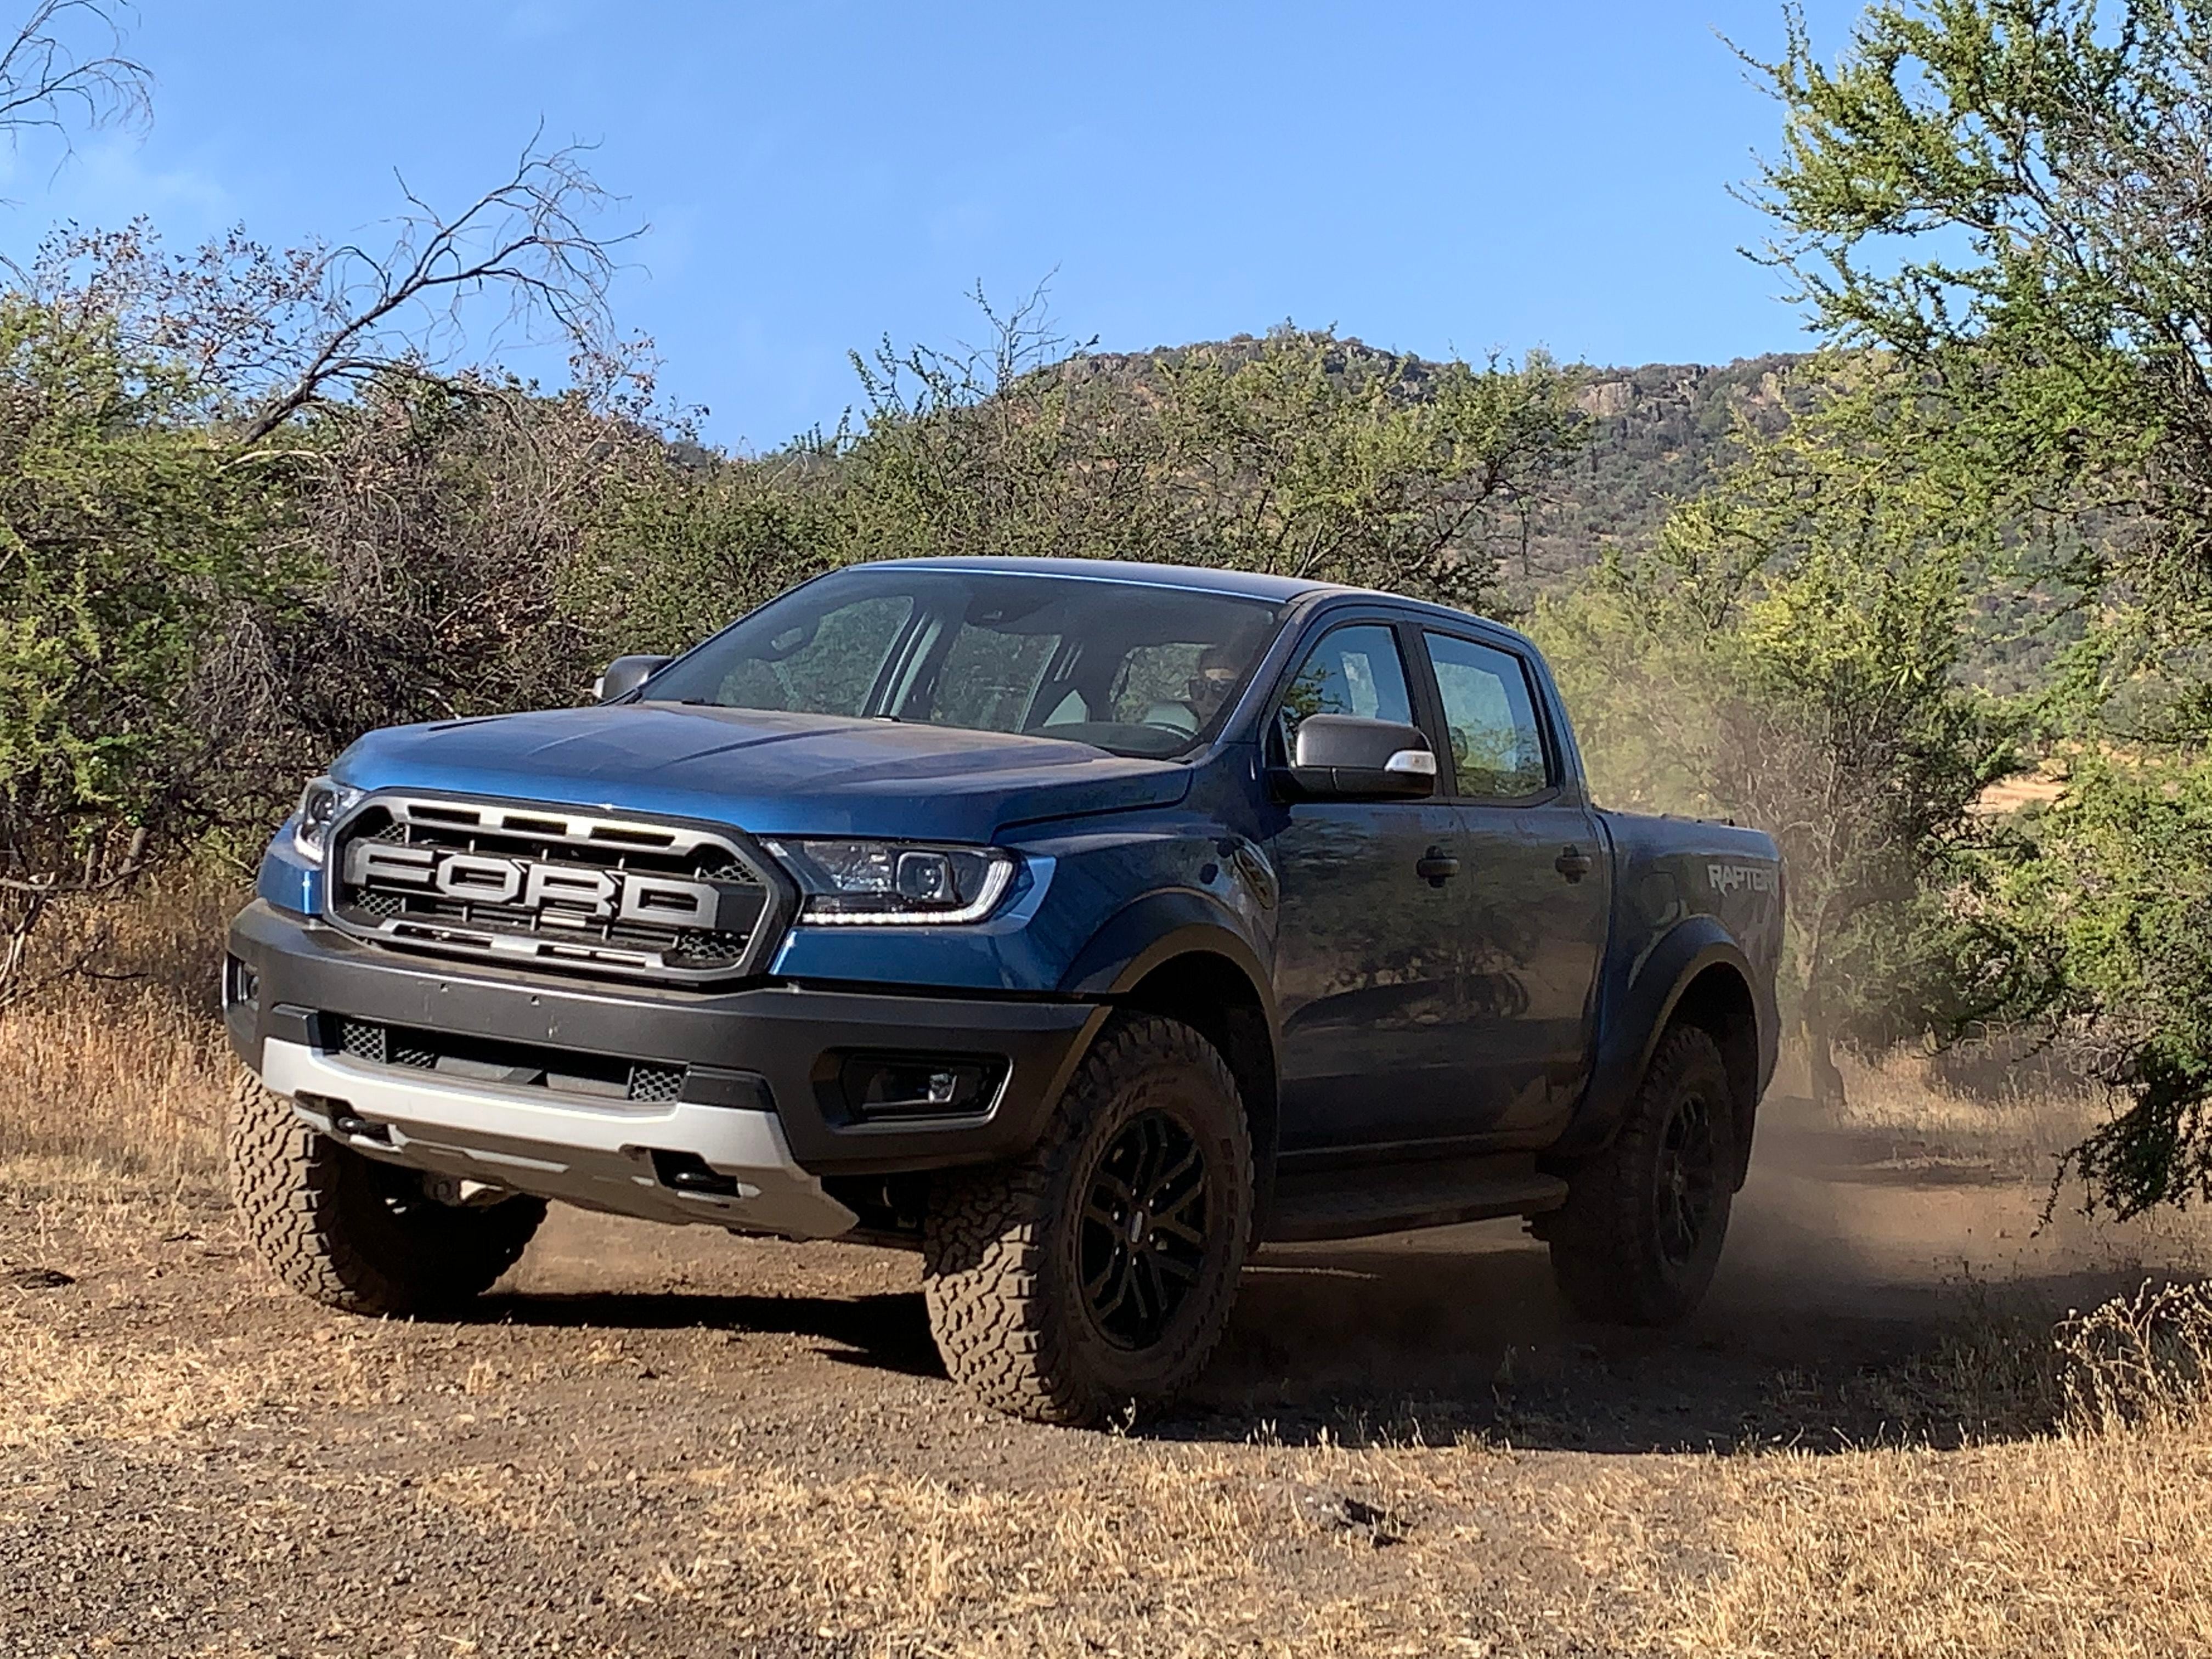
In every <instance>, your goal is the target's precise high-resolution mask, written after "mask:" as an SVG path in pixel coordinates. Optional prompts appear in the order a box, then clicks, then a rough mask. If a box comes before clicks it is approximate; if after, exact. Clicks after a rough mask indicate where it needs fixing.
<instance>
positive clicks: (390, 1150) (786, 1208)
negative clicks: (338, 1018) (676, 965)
mask: <svg viewBox="0 0 2212 1659" xmlns="http://www.w3.org/2000/svg"><path fill="white" fill-rule="evenodd" d="M261 1080H262V1081H263V1082H264V1083H265V1084H267V1085H269V1087H270V1089H272V1090H274V1091H276V1093H278V1094H280V1095H283V1096H286V1097H289V1099H290V1100H291V1102H292V1109H293V1110H294V1111H295V1112H297V1113H298V1114H299V1115H300V1116H301V1118H303V1119H305V1120H306V1121H307V1123H309V1124H310V1125H312V1126H313V1127H315V1128H316V1129H319V1130H320V1131H321V1132H322V1133H325V1134H326V1135H328V1136H330V1137H331V1139H334V1140H340V1141H343V1142H344V1143H345V1144H346V1145H348V1146H352V1147H354V1148H355V1149H356V1151H359V1152H364V1153H366V1154H368V1156H369V1157H371V1158H385V1159H387V1160H389V1161H391V1162H392V1163H395V1164H405V1165H406V1166H407V1167H408V1168H410V1169H414V1170H428V1171H430V1172H431V1173H433V1174H435V1175H443V1176H453V1177H454V1178H455V1179H457V1180H462V1181H482V1182H487V1183H489V1184H491V1185H494V1186H499V1187H508V1188H515V1189H517V1190H520V1191H522V1192H528V1193H535V1194H538V1196H539V1197H541V1198H558V1199H564V1200H567V1201H568V1202H569V1203H572V1204H580V1205H582V1206H584V1207H585V1208H586V1209H592V1210H611V1211H613V1212H617V1214H622V1215H633V1216H641V1217H643V1218H646V1219H647V1220H653V1221H672V1222H691V1221H700V1222H709V1223H713V1224H714V1225H719V1226H724V1227H729V1228H732V1229H736V1230H738V1231H746V1232H762V1233H776V1234H780V1235H781V1236H782V1237H786V1238H833V1237H836V1235H838V1234H839V1233H843V1232H849V1231H851V1230H852V1229H853V1227H854V1225H857V1223H858V1221H859V1219H860V1218H859V1217H858V1216H856V1215H855V1214H854V1212H852V1211H851V1210H849V1209H848V1208H847V1207H846V1206H844V1205H842V1204H841V1203H840V1202H838V1201H837V1200H836V1199H835V1198H832V1197H831V1196H830V1195H829V1194H827V1193H825V1192H824V1191H823V1189H822V1182H821V1179H820V1177H818V1176H812V1175H809V1174H808V1173H807V1172H806V1171H805V1170H802V1169H800V1168H799V1165H798V1164H796V1163H795V1162H794V1161H793V1158H792V1156H791V1149H790V1148H789V1147H788V1146H786V1145H785V1144H784V1139H783V1128H782V1126H781V1124H780V1123H778V1122H777V1121H776V1118H775V1113H773V1112H764V1111H756V1110H749V1109H744V1108H741V1107H730V1106H703V1105H698V1104H695V1103H690V1102H685V1101H672V1102H668V1103H663V1104H658V1105H648V1106H635V1105H633V1104H631V1103H627V1102H625V1103H620V1104H617V1103H611V1102H610V1103H598V1102H592V1103H586V1102H583V1101H580V1100H575V1099H564V1098H561V1097H555V1096H553V1095H552V1092H551V1091H549V1090H545V1089H514V1088H501V1087H500V1086H499V1085H495V1084H487V1083H482V1082H477V1083H466V1084H464V1083H457V1082H455V1081H453V1080H452V1079H445V1078H438V1079H435V1080H430V1079H412V1078H404V1077H400V1076H397V1075H395V1074H394V1068H392V1067H390V1066H363V1065H360V1064H357V1063H355V1062H353V1061H349V1060H346V1059H344V1058H343V1057H342V1056H339V1055H336V1054H325V1053H322V1052H320V1051H319V1050H318V1049H316V1048H314V1047H313V1046H312V1045H311V1044H308V1043H303V1042H287V1041H286V1040H284V1039H283V1038H281V1037H271V1038H270V1039H269V1040H268V1041H267V1042H264V1043H263V1044H262V1048H261ZM671 1157H677V1158H684V1159H687V1160H691V1159H696V1161H697V1162H696V1165H690V1164H687V1165H671V1164H668V1163H667V1162H666V1160H667V1159H669V1158H671ZM678 1167H694V1168H703V1169H704V1170H706V1171H708V1179H707V1181H706V1182H704V1183H703V1184H700V1185H693V1186H676V1185H671V1183H670V1182H667V1181H665V1180H664V1179H663V1178H662V1173H663V1170H665V1169H671V1168H678Z"/></svg>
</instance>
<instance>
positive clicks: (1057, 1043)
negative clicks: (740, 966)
mask: <svg viewBox="0 0 2212 1659" xmlns="http://www.w3.org/2000/svg"><path fill="white" fill-rule="evenodd" d="M230 952H231V955H232V957H234V959H235V963H236V965H235V966H234V967H233V968H232V969H230V970H229V974H228V981H227V984H228V994H227V996H226V1006H225V1011H224V1017H225V1021H226V1024H227V1025H228V1030H229V1035H230V1040H231V1044H232V1047H233V1048H235V1049H236V1050H237V1052H238V1054H239V1055H240V1058H241V1059H243V1060H245V1061H246V1064H247V1065H248V1066H252V1067H253V1068H254V1069H255V1070H256V1071H257V1072H259V1073H262V1075H263V1077H264V1080H266V1081H267V1082H268V1083H269V1084H270V1087H271V1088H274V1089H276V1090H277V1091H278V1092H280V1093H285V1092H293V1091H290V1090H288V1089H286V1087H285V1086H284V1081H285V1080H290V1081H294V1082H296V1083H297V1085H298V1086H299V1087H300V1088H302V1089H305V1090H306V1091H307V1092H308V1093H310V1094H327V1095H331V1096H332V1097H337V1098H343V1097H344V1096H343V1091H339V1090H337V1089H335V1088H331V1089H322V1088H318V1087H317V1086H316V1084H315V1082H314V1081H313V1079H312V1078H311V1077H310V1075H309V1072H308V1070H307V1069H303V1068H313V1076H314V1077H320V1078H322V1079H324V1080H325V1081H328V1080H330V1073H329V1071H328V1070H326V1069H324V1068H336V1069H339V1070H343V1072H344V1073H346V1074H347V1076H348V1078H349V1080H352V1081H355V1082H358V1081H359V1079H358V1078H356V1076H355V1074H356V1073H365V1074H367V1075H368V1077H369V1078H370V1079H371V1080H372V1081H374V1080H376V1079H383V1080H385V1081H386V1082H397V1083H402V1084H404V1085H407V1086H408V1087H409V1088H410V1089H411V1090H413V1091H415V1092H414V1093H411V1094H410V1095H409V1096H408V1100H409V1103H410V1109H411V1110H414V1111H415V1112H416V1114H417V1115H416V1118H415V1119H414V1120H413V1121H415V1122H416V1123H417V1124H418V1125H420V1124H427V1123H428V1121H430V1120H429V1119H428V1118H426V1117H424V1116H422V1113H423V1112H424V1111H425V1110H427V1108H426V1107H425V1106H424V1105H423V1104H422V1098H423V1097H427V1096H432V1095H435V1096H439V1097H446V1096H448V1095H454V1094H455V1093H456V1091H457V1085H455V1084H454V1083H453V1082H452V1081H451V1080H449V1079H448V1078H447V1075H446V1074H445V1073H442V1072H430V1073H413V1074H411V1075H410V1074H407V1073H404V1070H403V1068H401V1067H399V1066H382V1065H363V1064H360V1063H358V1062H356V1061H355V1060H351V1059H349V1058H348V1057H347V1056H346V1055H345V1054H343V1053H342V1052H340V1051H339V1044H338V1042H337V1038H336V1036H335V1031H336V1029H337V1028H336V1022H337V1018H339V1017H343V1018H349V1019H353V1020H358V1021H368V1022H375V1023H378V1024H384V1025H386V1026H389V1027H392V1028H395V1029H413V1030H424V1031H435V1032H438V1033H441V1034H446V1035H448V1036H453V1037H455V1038H464V1039H483V1040H485V1041H489V1042H504V1043H513V1044H521V1045H528V1046H529V1047H531V1048H536V1049H544V1050H551V1051H559V1052H562V1053H567V1054H575V1055H580V1056H599V1057H606V1058H611V1059H616V1060H627V1061H631V1062H635V1063H639V1064H646V1065H653V1066H665V1067H672V1068H679V1069H681V1070H682V1071H683V1073H684V1085H683V1087H682V1091H681V1093H680V1095H679V1096H678V1099H677V1101H676V1102H675V1104H676V1105H677V1106H678V1107H679V1108H682V1109H684V1110H683V1111H682V1113H681V1114H680V1115H681V1121H683V1122H684V1123H686V1124H689V1125H692V1126H695V1127H702V1126H708V1125H713V1124H715V1123H718V1122H720V1121H723V1119H725V1118H727V1117H728V1116H729V1115H732V1114H746V1113H750V1114H751V1115H765V1116H767V1117H768V1118H769V1119H770V1120H771V1121H772V1123H773V1126H774V1127H775V1131H776V1133H777V1134H778V1135H780V1137H781V1142H782V1146H783V1147H784V1148H785V1150H786V1155H787V1160H788V1162H789V1163H790V1164H791V1166H792V1167H793V1169H794V1170H799V1171H800V1172H803V1173H804V1174H805V1175H808V1176H881V1175H890V1174H898V1173H905V1172H909V1171H915V1170H931V1169H939V1168H945V1167H948V1166H951V1165H956V1164H979V1163H987V1162H991V1161H993V1160H994V1159H999V1158H1009V1157H1013V1156H1016V1155H1018V1154H1019V1153H1020V1152H1024V1151H1026V1150H1027V1149H1028V1147H1029V1146H1030V1145H1032V1144H1034V1142H1035V1140H1036V1136H1037V1134H1038V1133H1040V1131H1041V1129H1042V1124H1043V1121H1044V1116H1045V1114H1046V1113H1047V1112H1048V1111H1049V1110H1050V1109H1051V1106H1052V1103H1054V1101H1055V1100H1056V1099H1057V1098H1058V1097H1059V1095H1060V1089H1061V1087H1062V1086H1063V1085H1065V1083H1066V1079H1067V1076H1068V1074H1069V1073H1071V1072H1072V1071H1073V1068H1074V1066H1075V1065H1076V1063H1077V1062H1078V1061H1079V1060H1080V1059H1081V1057H1082V1054H1083V1052H1084V1049H1085V1047H1086V1046H1087V1045H1088V1043H1089V1041H1090V1038H1091V1034H1092V1033H1093V1032H1094V1031H1095V1030H1097V1026H1098V1025H1099V1024H1101V1023H1103V1020H1104V1019H1105V1018H1106V1013H1107V1010H1106V1008H1105V1006H1103V1005H1101V1004H1097V1003H1089V1002H1078V1001H1063V1000H1039V999H1021V998H1014V997H1005V998H993V997H986V996H975V995H972V994H970V995H961V996H942V995H933V994H912V995H908V994H887V993H884V992H877V991H855V990H843V989H836V988H821V987H799V986H793V985H761V986H755V987H750V988H746V989H741V990H733V991H722V992H699V991H688V990H683V989H678V988H673V987H666V988H664V987H654V986H644V985H635V986H633V985H624V986H612V985H608V984H605V983H604V982H592V981H583V980H580V979H572V978H568V977H565V976H562V975H552V974H544V973H526V972H519V971H514V970H511V969H499V970H495V971H486V970H485V969H483V968H480V967H478V966H477V965H476V964H473V963H470V964H465V965H464V964H459V963H443V962H440V961H436V960H434V959H432V958H429V957H417V956H412V955H408V954H405V953H403V952H400V951H392V950H389V949H386V948H382V947H380V946H375V945H363V944H361V943H358V942H356V941H355V940H353V939H348V938H346V937H345V936H344V935H343V934H341V933H338V932H337V931H336V930H335V929H332V928H327V927H319V926H317V925H314V924H313V923H308V922H303V921H301V920H300V919H299V918H297V917H295V916H291V915H286V914H285V913H283V912H282V911H279V910H277V909H276V908H273V907H271V906H270V905H269V904H268V903H267V902H264V901H259V900H257V901H256V902H253V903H252V904H250V905H248V906H247V907H246V909H245V910H244V911H242V912H240V915H239V916H238V918H237V920H236V921H234V923H233V924H232V926H231V933H230ZM861 1052H865V1053H889V1054H921V1055H927V1054H963V1055H976V1054H981V1055H985V1056H990V1057H995V1058H996V1059H997V1060H1000V1062H1002V1069H1003V1073H1004V1076H1003V1081H1002V1082H1001V1083H1000V1085H998V1088H997V1091H996V1093H995V1095H994V1097H993V1099H992V1100H991V1103H990V1105H989V1107H988V1109H987V1110H984V1111H980V1112H975V1113H971V1114H969V1115H963V1116H957V1117H953V1116H947V1117H943V1118H900V1119H894V1120H889V1121H883V1120H863V1119H862V1118H861V1117H860V1116H859V1115H856V1113H855V1112H854V1110H853V1109H850V1107H849V1106H848V1103H846V1102H845V1100H844V1099H843V1097H842V1093H841V1086H840V1082H839V1079H840V1067H841V1066H842V1062H843V1060H844V1058H845V1057H846V1056H848V1055H849V1054H854V1053H861ZM288 1068H289V1069H288ZM461 1092H465V1091H461ZM498 1092H499V1093H500V1095H501V1097H523V1098H522V1100H521V1101H520V1103H519V1104H520V1105H522V1106H526V1107H529V1108H530V1109H533V1110H537V1111H539V1112H541V1113H545V1112H551V1113H552V1114H553V1115H549V1116H544V1117H543V1118H542V1120H541V1121H539V1124H538V1129H537V1130H536V1131H534V1132H532V1133H528V1134H524V1135H520V1136H519V1137H518V1136H513V1135H512V1134H511V1131H512V1130H513V1127H515V1126H514V1124H513V1122H512V1121H503V1127H499V1128H498V1129H497V1131H496V1134H495V1139H496V1138H515V1139H528V1140H532V1141H534V1142H536V1143H538V1144H539V1145H542V1146H562V1145H564V1144H571V1143H570V1142H569V1141H568V1140H567V1139H565V1138H567V1137H570V1136H574V1135H576V1134H579V1133H586V1132H590V1133H598V1130H597V1129H595V1128H593V1127H592V1126H593V1125H594V1124H595V1123H596V1122H597V1119H596V1118H591V1119H588V1120H578V1119H576V1118H575V1117H574V1116H573V1113H574V1112H576V1111H584V1112H586V1113H591V1114H597V1115H600V1116H604V1115H607V1114H609V1113H613V1114H615V1115H616V1116H617V1118H619V1119H620V1120H621V1121H623V1122H633V1121H634V1120H635V1108H636V1107H638V1106H639V1105H641V1103H640V1102H636V1101H620V1100H617V1101H607V1100H602V1099H598V1098H595V1097H586V1098H583V1099H581V1100H579V1099H578V1098H575V1097H563V1096H561V1095H559V1094H558V1092H557V1091H555V1090H552V1089H548V1088H545V1087H542V1086H540V1087H532V1088H507V1087H501V1088H500V1089H499V1091H498ZM507 1103H508V1104H509V1105H516V1104H518V1102H516V1101H513V1100H508V1101H507ZM564 1112H566V1113H569V1114H571V1115H568V1116H563V1115H561V1114H562V1113H564ZM718 1114H719V1115H720V1116H719V1117H718V1116H717V1115H718ZM360 1115H362V1116H363V1117H368V1116H369V1114H368V1113H366V1112H363V1113H361V1114H360ZM392 1121H395V1122H396V1121H398V1120H397V1119H394V1120H392ZM606 1133H607V1134H614V1133H615V1131H614V1130H612V1129H611V1128H610V1129H608V1130H607V1131H606ZM623 1133H628V1131H623ZM702 1133H703V1127H702ZM746 1133H748V1134H750V1131H747V1132H746ZM603 1138H604V1137H603ZM616 1139H621V1137H620V1136H619V1135H617V1136H616ZM578 1144H580V1143H578ZM757 1144H759V1143H755V1142H748V1145H757ZM623 1145H636V1146H645V1147H647V1148H648V1149H653V1150H666V1151H671V1152H698V1153H699V1154H700V1156H701V1157H702V1158H705V1161H706V1162H707V1163H708V1164H710V1165H713V1164H714V1163H715V1160H714V1158H712V1157H708V1156H707V1152H708V1150H710V1148H709V1147H708V1146H706V1145H705V1144H704V1143H703V1142H702V1144H701V1145H699V1146H668V1145H667V1143H665V1142H649V1141H648V1142H635V1140H634V1139H632V1140H629V1141H623ZM601 1150H605V1148H602V1149H601ZM616 1150H617V1155H623V1156H626V1154H621V1153H620V1152H619V1149H618V1148H617V1149H616ZM739 1178H740V1179H741V1180H742V1179H743V1177H742V1176H740V1177H739ZM511 1184H516V1185H524V1184H526V1183H523V1182H513V1183H511Z"/></svg>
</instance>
